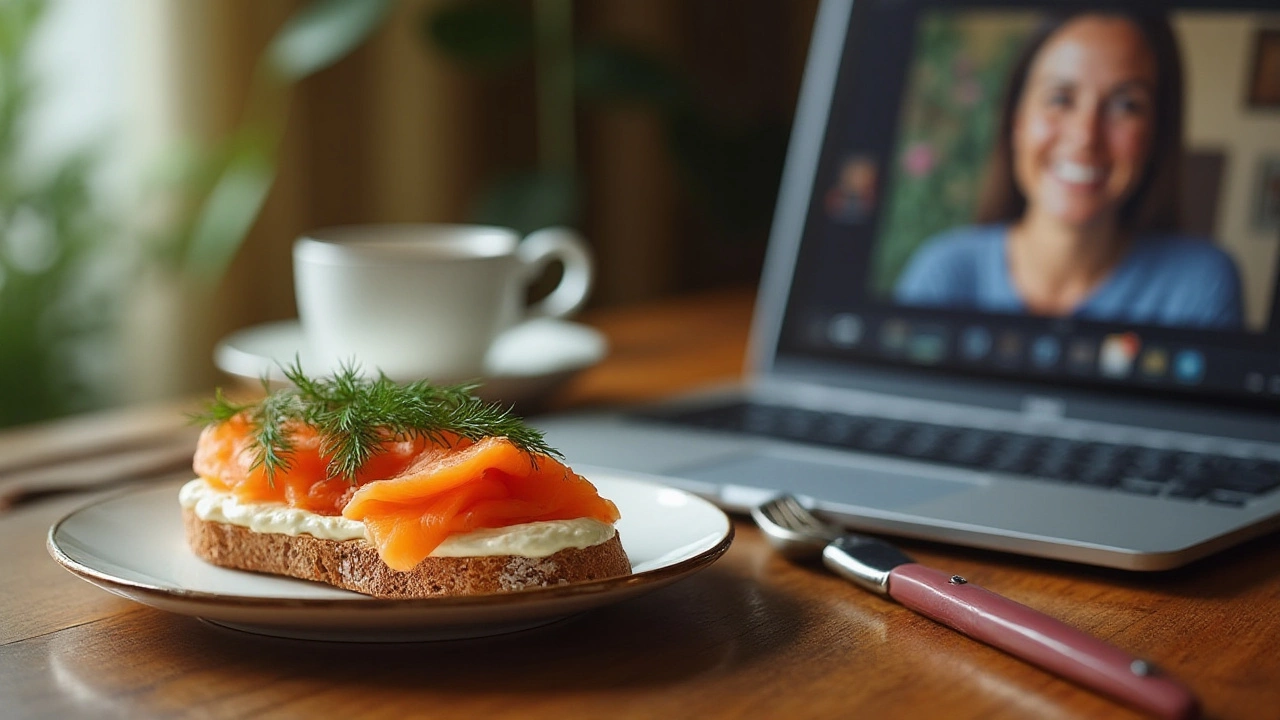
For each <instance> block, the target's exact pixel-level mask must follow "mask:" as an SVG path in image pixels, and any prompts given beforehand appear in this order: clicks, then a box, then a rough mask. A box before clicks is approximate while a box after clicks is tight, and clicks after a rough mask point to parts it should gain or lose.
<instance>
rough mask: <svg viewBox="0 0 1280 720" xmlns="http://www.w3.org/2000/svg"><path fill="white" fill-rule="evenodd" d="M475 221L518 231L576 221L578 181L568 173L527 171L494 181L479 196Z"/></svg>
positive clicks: (524, 231) (569, 224)
mask: <svg viewBox="0 0 1280 720" xmlns="http://www.w3.org/2000/svg"><path fill="white" fill-rule="evenodd" d="M474 215H475V220H476V222H480V223H484V224H486V225H500V226H503V227H509V228H515V230H516V231H517V232H519V233H520V234H522V235H527V234H528V233H531V232H533V231H534V230H540V229H542V228H545V227H552V226H555V225H568V226H575V225H577V224H578V183H577V180H576V179H575V178H574V176H573V175H572V174H571V173H567V172H549V171H536V170H534V171H528V172H521V173H515V174H512V175H509V176H507V177H504V178H502V179H500V180H498V181H497V182H495V183H494V184H493V185H492V186H490V188H489V189H488V191H486V192H485V193H484V195H482V196H481V198H480V202H479V205H478V207H477V208H476V212H475V214H474Z"/></svg>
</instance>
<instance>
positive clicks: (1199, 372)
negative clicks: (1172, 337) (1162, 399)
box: [1173, 350, 1205, 385]
mask: <svg viewBox="0 0 1280 720" xmlns="http://www.w3.org/2000/svg"><path fill="white" fill-rule="evenodd" d="M1204 370H1205V364H1204V355H1203V354H1201V352H1200V351H1199V350H1179V351H1178V354H1177V355H1175V356H1174V357H1173V377H1174V379H1175V380H1177V381H1178V382H1180V383H1182V384H1184V385H1195V384H1197V383H1199V382H1200V381H1201V380H1204Z"/></svg>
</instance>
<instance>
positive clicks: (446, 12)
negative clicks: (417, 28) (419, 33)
mask: <svg viewBox="0 0 1280 720" xmlns="http://www.w3.org/2000/svg"><path fill="white" fill-rule="evenodd" d="M423 32H424V34H425V35H426V37H427V39H428V40H430V41H431V43H432V44H433V45H435V46H436V48H437V49H439V50H440V51H441V52H443V53H444V54H445V55H447V56H449V57H450V58H452V59H453V60H454V61H456V62H458V63H461V64H463V65H469V66H471V67H472V68H473V69H478V70H488V71H493V70H500V69H503V68H506V67H508V66H510V65H511V64H512V63H513V62H514V61H515V60H516V59H517V58H520V57H522V56H525V55H527V54H528V53H530V52H531V51H532V49H533V35H534V33H533V20H532V18H530V17H529V14H528V13H527V12H524V11H522V10H521V9H519V8H518V7H516V5H515V4H514V3H511V2H504V1H503V0H467V1H465V2H455V3H453V4H451V5H446V6H445V7H443V8H440V9H439V10H437V11H435V12H433V13H431V14H429V15H427V16H426V18H425V21H424V24H423Z"/></svg>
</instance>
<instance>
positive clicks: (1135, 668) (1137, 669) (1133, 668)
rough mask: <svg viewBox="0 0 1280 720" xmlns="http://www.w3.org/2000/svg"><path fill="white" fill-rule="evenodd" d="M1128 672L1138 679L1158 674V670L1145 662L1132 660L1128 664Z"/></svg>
mask: <svg viewBox="0 0 1280 720" xmlns="http://www.w3.org/2000/svg"><path fill="white" fill-rule="evenodd" d="M1129 672H1131V673H1133V674H1134V675H1137V676H1138V677H1147V676H1149V675H1155V674H1156V673H1157V672H1159V669H1158V668H1157V667H1156V666H1155V665H1153V664H1151V663H1149V662H1147V661H1146V660H1134V661H1133V662H1131V663H1129Z"/></svg>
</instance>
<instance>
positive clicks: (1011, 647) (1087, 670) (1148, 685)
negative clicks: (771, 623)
mask: <svg viewBox="0 0 1280 720" xmlns="http://www.w3.org/2000/svg"><path fill="white" fill-rule="evenodd" d="M751 517H752V518H753V519H754V520H755V521H756V524H757V525H759V526H760V529H761V530H762V531H764V534H765V537H766V538H768V540H769V543H770V544H771V545H773V546H774V548H776V549H777V550H778V551H779V552H781V553H782V554H783V555H785V556H787V557H789V558H793V559H794V558H801V557H806V556H812V555H816V554H817V553H819V552H821V553H822V560H823V564H825V565H826V566H827V567H828V568H830V569H831V570H832V571H833V572H835V573H836V574H837V575H840V576H841V577H844V578H846V579H849V580H852V581H853V582H854V583H856V584H857V585H859V586H861V587H863V588H865V589H867V590H871V591H872V592H874V593H876V594H878V595H882V596H885V597H889V598H892V599H894V600H896V601H898V602H899V603H901V604H902V605H904V606H906V607H908V608H910V609H912V610H914V611H916V612H918V613H920V614H921V615H924V616H925V617H927V618H930V619H932V620H935V621H937V622H940V623H942V624H943V625H946V626H948V627H950V628H952V629H953V630H957V631H959V632H961V633H963V634H965V635H968V636H969V637H971V638H973V639H975V640H979V641H981V642H984V643H987V644H988V645H991V646H993V647H996V648H999V649H1000V650H1003V651H1005V652H1007V653H1009V654H1010V655H1013V656H1014V657H1017V658H1021V659H1022V660H1025V661H1027V662H1029V663H1032V664H1034V665H1037V666H1039V667H1041V668H1044V669H1045V670H1048V671H1049V672H1052V673H1056V674H1058V675H1060V676H1062V677H1064V678H1066V679H1068V680H1072V681H1074V682H1076V683H1079V684H1080V685H1083V686H1084V687H1087V688H1090V689H1092V690H1095V691H1098V692H1101V693H1103V694H1106V695H1110V696H1111V697H1113V698H1115V699H1117V700H1120V701H1122V702H1125V703H1128V704H1130V705H1132V706H1133V707H1135V708H1138V709H1140V710H1144V711H1146V712H1148V713H1153V714H1155V715H1158V716H1160V717H1166V718H1179V719H1185V718H1192V717H1195V716H1196V715H1198V714H1199V703H1198V702H1197V700H1196V698H1195V695H1194V694H1192V692H1191V691H1190V690H1189V689H1188V688H1187V687H1186V686H1184V685H1182V684H1181V683H1179V682H1178V681H1177V680H1175V679H1174V678H1172V677H1170V676H1169V675H1166V674H1165V673H1163V672H1161V671H1160V670H1159V669H1158V668H1156V666H1155V665H1153V664H1152V663H1149V662H1147V661H1145V660H1141V659H1139V658H1136V657H1133V656H1132V655H1129V654H1128V653H1126V652H1125V651H1123V650H1121V649H1120V648H1117V647H1115V646H1113V645H1110V644H1107V643H1105V642H1103V641H1102V640H1099V639H1098V638H1095V637H1092V636H1090V635H1088V634H1086V633H1084V632H1081V631H1080V630H1077V629H1075V628H1073V627H1071V626H1069V625H1066V624H1064V623H1062V622H1060V621H1058V620H1055V619H1054V618H1051V617H1049V616H1048V615H1045V614H1044V613H1041V612H1040V611H1038V610H1033V609H1031V608H1029V607H1027V606H1026V605H1022V604H1020V603H1016V602H1014V601H1012V600H1010V599H1008V598H1005V597H1002V596H1000V595H996V594H995V593H992V592H989V591H987V590H984V589H982V588H980V587H977V586H976V585H973V584H971V583H970V582H969V581H968V580H966V579H964V578H963V577H961V576H959V575H947V574H946V573H943V572H939V571H938V570H934V569H933V568H928V567H925V566H923V565H919V564H917V563H916V562H914V561H913V560H912V559H911V558H910V557H908V556H907V555H906V554H904V553H903V552H902V551H901V550H898V549H897V548H896V547H894V546H893V545H891V544H889V543H887V542H885V541H883V540H879V539H877V538H872V537H867V536H865V535H857V534H854V533H850V532H846V531H844V530H842V529H841V528H837V527H835V526H833V525H829V524H827V523H825V522H823V521H822V520H820V519H818V518H817V517H816V516H814V515H813V513H811V512H809V510H808V509H806V508H805V507H804V506H803V505H801V504H800V502H799V501H798V500H796V499H795V498H794V497H791V496H790V495H782V496H779V497H776V498H774V499H772V500H770V501H768V502H766V503H764V504H762V505H760V506H758V507H756V508H753V509H752V511H751Z"/></svg>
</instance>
